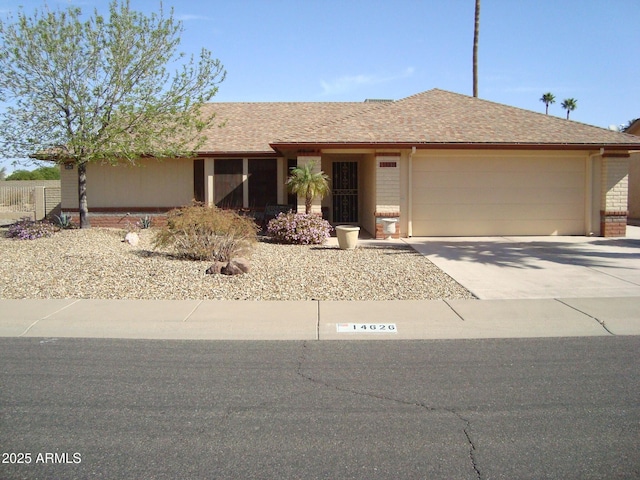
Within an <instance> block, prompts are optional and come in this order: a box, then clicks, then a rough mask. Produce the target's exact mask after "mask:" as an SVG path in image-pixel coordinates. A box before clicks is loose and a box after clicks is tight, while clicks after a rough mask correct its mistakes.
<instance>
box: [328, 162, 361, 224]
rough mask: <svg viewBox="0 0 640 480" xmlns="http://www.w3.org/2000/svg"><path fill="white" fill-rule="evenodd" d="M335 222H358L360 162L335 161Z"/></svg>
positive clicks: (333, 185) (333, 190)
mask: <svg viewBox="0 0 640 480" xmlns="http://www.w3.org/2000/svg"><path fill="white" fill-rule="evenodd" d="M332 192H333V222H334V223H358V162H334V163H333V184H332Z"/></svg>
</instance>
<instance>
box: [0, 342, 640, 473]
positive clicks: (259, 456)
mask: <svg viewBox="0 0 640 480" xmlns="http://www.w3.org/2000/svg"><path fill="white" fill-rule="evenodd" d="M639 352H640V337H638V336H628V337H620V336H618V337H615V336H608V337H604V336H603V337H581V338H547V339H499V340H496V339H484V340H483V339H480V340H425V341H394V342H376V341H373V342H368V341H359V342H349V341H340V342H333V341H324V342H317V341H281V342H254V341H246V342H244V341H241V342H223V341H180V340H105V339H72V338H64V339H62V338H0V446H1V449H2V463H1V464H0V478H2V479H5V480H12V479H86V478H98V479H101V478H104V479H116V478H117V479H136V480H137V479H165V478H166V479H175V478H181V479H205V478H206V479H226V478H233V479H238V478H243V479H244V478H252V479H262V478H264V479H273V478H278V479H293V478H301V479H302V478H303V479H376V478H384V479H389V478H393V479H396V478H403V479H414V478H422V479H529V478H531V479H534V478H535V479H547V478H548V479H558V478H563V479H602V478H620V479H623V478H624V479H626V478H639V477H640V456H638V451H640V405H639V402H638V398H640V373H639V369H638V365H639V360H640V353H639ZM27 459H28V461H27ZM20 460H22V463H18V462H19V461H20Z"/></svg>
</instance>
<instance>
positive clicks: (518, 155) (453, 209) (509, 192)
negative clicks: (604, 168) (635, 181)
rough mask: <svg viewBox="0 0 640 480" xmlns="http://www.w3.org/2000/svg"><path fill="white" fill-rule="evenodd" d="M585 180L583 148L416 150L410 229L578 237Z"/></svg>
mask: <svg viewBox="0 0 640 480" xmlns="http://www.w3.org/2000/svg"><path fill="white" fill-rule="evenodd" d="M585 180H586V161H585V155H584V153H563V152H546V151H539V152H518V151H509V152H502V151H481V152H477V151H476V152H465V151H423V153H420V154H417V155H415V156H414V157H413V159H412V172H411V188H412V194H411V199H412V200H411V210H412V212H411V217H412V230H413V235H414V236H486V235H584V234H585V211H586V205H585V202H586V191H585V188H586V185H585Z"/></svg>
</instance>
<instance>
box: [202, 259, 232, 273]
mask: <svg viewBox="0 0 640 480" xmlns="http://www.w3.org/2000/svg"><path fill="white" fill-rule="evenodd" d="M226 266H227V263H226V262H215V263H214V264H213V265H211V266H210V267H209V268H207V271H206V272H205V273H206V274H207V275H217V274H219V273H222V269H223V268H225V267H226Z"/></svg>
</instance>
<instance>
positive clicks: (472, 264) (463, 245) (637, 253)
mask: <svg viewBox="0 0 640 480" xmlns="http://www.w3.org/2000/svg"><path fill="white" fill-rule="evenodd" d="M405 241H406V243H408V244H409V245H411V246H412V247H413V248H414V249H415V250H417V251H418V252H420V253H421V254H423V255H425V256H426V257H427V258H429V260H431V261H432V262H433V263H434V264H435V265H436V266H438V267H439V268H440V269H442V270H443V271H444V272H445V273H447V274H448V275H449V276H451V277H452V278H453V279H455V280H456V281H457V282H458V283H460V284H461V285H462V286H464V287H465V288H467V289H468V290H469V291H471V292H472V293H473V294H474V295H476V296H477V297H478V298H480V299H517V298H568V297H632V296H637V297H640V227H631V226H630V227H627V237H625V238H601V237H477V238H476V237H452V238H449V237H447V238H443V237H413V238H408V239H405Z"/></svg>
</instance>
